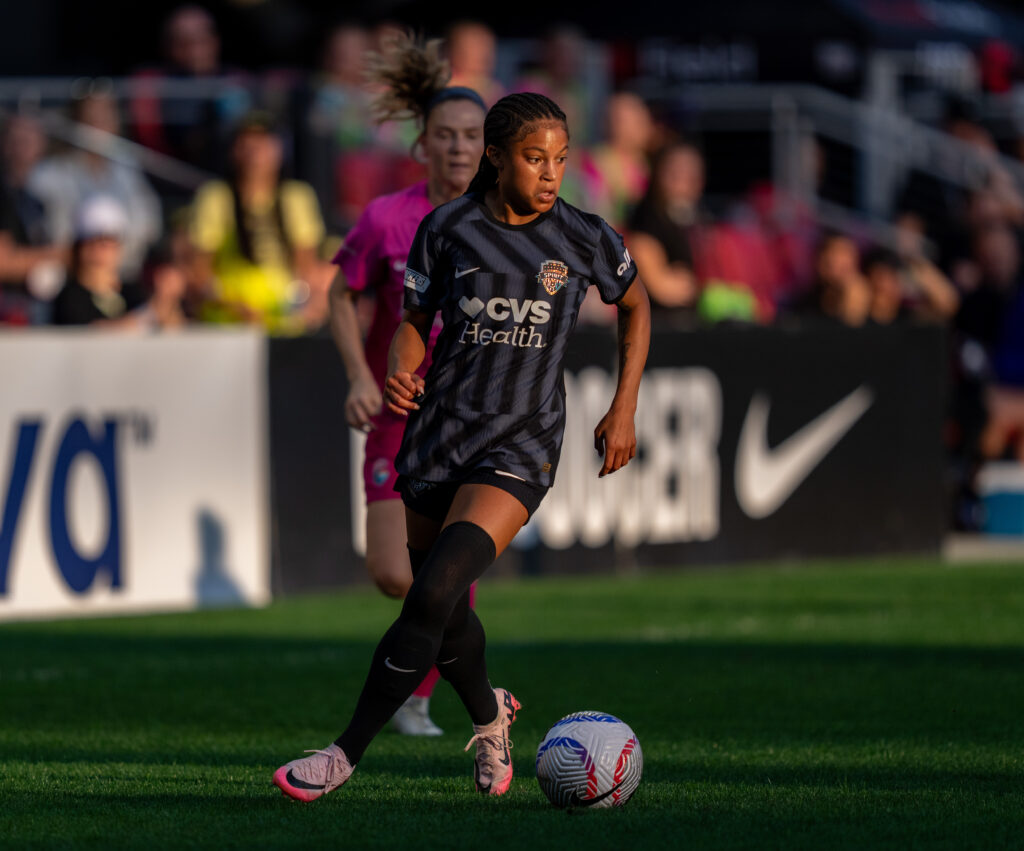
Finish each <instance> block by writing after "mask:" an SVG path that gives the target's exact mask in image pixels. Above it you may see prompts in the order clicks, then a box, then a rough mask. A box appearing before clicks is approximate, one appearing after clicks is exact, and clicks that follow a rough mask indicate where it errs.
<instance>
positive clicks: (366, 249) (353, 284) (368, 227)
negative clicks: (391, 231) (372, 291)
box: [334, 204, 387, 292]
mask: <svg viewBox="0 0 1024 851" xmlns="http://www.w3.org/2000/svg"><path fill="white" fill-rule="evenodd" d="M374 212H375V208H374V206H373V205H372V204H371V205H370V206H369V207H367V208H366V209H365V210H363V213H362V215H361V216H360V217H359V220H358V221H357V222H356V224H355V227H353V228H352V230H350V231H349V232H348V235H347V236H346V237H345V242H344V243H343V244H342V246H341V248H340V249H338V253H337V254H336V255H335V256H334V263H335V264H336V265H337V266H338V267H339V268H340V269H341V271H342V273H343V274H344V275H345V281H346V282H347V283H348V288H349V289H350V290H353V291H355V292H363V291H364V290H365V289H366V288H367V287H369V286H370V285H371V284H373V282H374V281H378V280H380V279H381V278H382V277H383V276H384V275H385V274H387V268H386V263H387V261H386V258H385V257H384V256H383V255H382V254H381V248H382V246H383V245H384V239H383V236H382V234H381V232H380V228H379V227H378V225H377V217H376V216H375V215H374Z"/></svg>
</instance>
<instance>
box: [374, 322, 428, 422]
mask: <svg viewBox="0 0 1024 851" xmlns="http://www.w3.org/2000/svg"><path fill="white" fill-rule="evenodd" d="M433 324H434V314H433V313H432V312H424V311H421V310H408V309H407V310H406V311H405V312H404V313H403V314H402V321H401V322H400V323H399V325H398V328H397V330H396V331H395V336H394V337H393V338H392V339H391V348H390V349H388V378H387V381H386V382H384V402H385V404H386V405H387V406H388V410H390V411H392V412H394V413H396V414H398V415H399V416H402V417H407V416H409V411H416V410H419V407H420V406H419V405H418V404H417V403H416V401H415V400H416V398H417V397H419V396H421V395H423V378H422V376H420V375H417V373H416V370H417V369H419V366H420V364H421V363H423V359H424V358H425V357H426V356H427V340H429V339H430V329H431V327H432V326H433Z"/></svg>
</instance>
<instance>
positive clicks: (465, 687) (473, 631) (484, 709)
mask: <svg viewBox="0 0 1024 851" xmlns="http://www.w3.org/2000/svg"><path fill="white" fill-rule="evenodd" d="M486 646H487V640H486V637H485V636H484V626H483V624H482V623H480V618H478V617H477V616H476V612H474V611H473V610H472V609H471V608H469V595H468V594H467V595H466V614H465V617H463V618H462V623H461V625H459V626H458V627H456V628H449V629H446V630H445V633H444V638H443V639H442V641H441V649H440V650H439V651H438V654H437V670H438V671H440V672H441V676H442V677H444V678H445V679H446V680H447V681H448V682H450V683H451V684H452V688H453V689H455V693H456V694H457V695H458V696H459V699H460V700H461V701H462V705H463V706H465V707H466V711H467V712H469V717H470V718H471V719H472V721H473V723H474V724H490V723H491V722H492V721H493V720H494V719H495V718H497V717H498V702H497V700H495V697H494V689H493V688H491V683H490V680H488V678H487V662H486V661H485V659H484V649H485V647H486Z"/></svg>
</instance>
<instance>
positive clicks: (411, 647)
mask: <svg viewBox="0 0 1024 851" xmlns="http://www.w3.org/2000/svg"><path fill="white" fill-rule="evenodd" d="M412 555H413V553H412V551H411V550H410V558H411V557H412ZM494 557H495V547H494V541H493V540H492V539H491V536H490V535H488V534H487V533H486V532H485V531H484V530H483V529H481V528H480V527H479V526H477V525H476V524H475V523H467V522H464V521H460V522H458V523H452V524H451V525H450V526H446V527H445V528H444V529H442V530H441V534H440V535H438V537H437V540H436V541H435V542H434V546H433V547H431V548H430V554H429V556H428V557H427V558H426V559H425V560H424V561H423V563H422V566H420V568H419V570H418V571H417V572H416V575H415V578H414V579H413V583H412V587H411V588H410V589H409V593H408V594H407V595H406V597H405V602H404V604H403V605H402V613H401V614H400V615H399V616H398V620H396V621H395V622H394V623H393V624H392V625H391V628H390V629H388V631H387V632H386V633H384V637H383V638H382V639H381V640H380V643H379V644H378V645H377V650H376V651H375V652H374V654H373V661H372V662H371V664H370V672H369V673H368V674H367V677H366V683H365V684H364V686H363V691H362V693H361V694H360V695H359V701H358V703H357V704H356V709H355V712H354V713H353V715H352V720H351V721H350V722H349V725H348V727H347V728H346V729H345V732H344V733H342V734H341V735H340V736H339V737H338V738H337V739H336V740H335V743H336V744H337V745H338V746H339V747H340V748H341V749H342V750H344V751H345V755H346V756H347V757H348V759H349V762H351V763H352V764H353V765H355V764H356V763H357V762H359V760H360V759H362V756H363V753H364V751H365V750H366V748H367V746H368V745H369V744H370V742H371V741H372V739H373V737H374V736H376V735H377V733H379V732H380V731H381V729H382V728H383V726H384V725H385V724H386V723H387V721H388V719H389V718H390V717H391V716H392V715H394V713H395V710H396V709H398V707H399V706H401V705H402V703H404V702H405V700H406V698H408V697H409V695H411V694H412V693H413V691H415V689H416V686H418V685H419V684H420V683H421V682H422V681H423V678H424V677H425V676H426V675H427V672H428V671H429V670H430V668H431V666H432V665H433V664H434V662H435V660H436V659H437V658H438V651H439V650H440V648H441V645H442V643H443V641H444V639H445V634H446V632H447V631H448V630H449V621H450V620H451V619H452V616H453V615H455V625H456V627H459V628H458V629H457V630H456V631H457V633H458V634H457V635H455V636H454V637H453V638H454V641H455V645H454V647H455V649H456V650H457V653H456V655H457V656H459V657H460V658H462V657H464V658H465V662H464V663H463V664H462V665H459V666H457V667H456V669H455V670H454V673H455V677H456V679H457V680H458V684H457V683H456V682H455V681H453V680H452V679H450V677H449V676H448V675H447V674H445V672H444V670H443V668H442V669H441V670H442V676H444V677H445V679H448V680H449V682H451V683H452V686H453V687H454V688H455V690H456V692H457V693H458V694H459V695H460V697H461V696H462V694H463V691H465V692H466V693H467V695H469V697H470V699H471V701H472V706H471V704H470V703H467V704H466V708H467V709H468V710H469V712H470V715H471V716H473V717H474V723H488V722H490V721H491V720H493V719H494V717H495V716H496V715H497V710H496V709H494V710H493V711H491V712H490V718H486V719H485V720H484V721H482V722H479V721H476V720H475V718H476V717H478V716H479V714H480V712H481V711H482V710H484V708H485V707H484V706H483V704H484V701H483V699H482V696H481V693H480V692H481V690H480V682H481V677H482V681H483V682H486V680H487V669H486V666H485V665H484V660H483V648H484V637H483V627H482V626H479V623H480V621H479V618H477V617H476V615H475V614H474V615H473V618H472V621H475V624H476V626H475V627H469V628H468V629H467V628H466V626H465V623H468V622H469V620H470V619H468V618H467V617H466V616H465V615H464V614H463V610H462V604H463V602H465V611H469V586H470V585H472V584H473V582H475V581H476V580H477V579H478V578H479V577H480V575H481V574H482V573H483V572H484V571H485V570H486V569H487V568H488V567H489V566H490V565H491V563H492V562H493V561H494ZM460 625H461V626H460ZM477 645H478V646H477ZM443 658H445V659H447V658H448V657H443ZM474 665H475V666H478V668H479V670H471V668H472V666H474ZM488 688H489V686H488ZM463 700H464V702H465V698H464V699H463ZM493 703H494V697H493V692H491V704H492V705H493Z"/></svg>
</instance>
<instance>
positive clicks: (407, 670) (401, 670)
mask: <svg viewBox="0 0 1024 851" xmlns="http://www.w3.org/2000/svg"><path fill="white" fill-rule="evenodd" d="M384 667H385V668H390V669H391V670H392V671H398V673H400V674H415V673H416V669H415V668H399V667H398V666H397V665H393V664H391V657H390V656H388V657H387V658H386V659H385V660H384Z"/></svg>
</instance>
